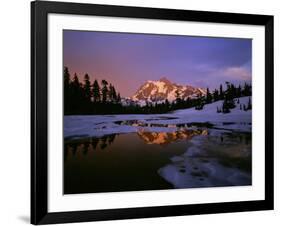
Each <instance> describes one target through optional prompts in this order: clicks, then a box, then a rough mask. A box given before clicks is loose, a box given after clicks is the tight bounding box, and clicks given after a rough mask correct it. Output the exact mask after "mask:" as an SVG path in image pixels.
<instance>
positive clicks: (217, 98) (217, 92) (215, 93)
mask: <svg viewBox="0 0 281 226" xmlns="http://www.w3.org/2000/svg"><path fill="white" fill-rule="evenodd" d="M213 96H214V101H218V100H219V91H218V90H217V89H215V91H214V93H213Z"/></svg>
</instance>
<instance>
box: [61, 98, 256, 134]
mask: <svg viewBox="0 0 281 226" xmlns="http://www.w3.org/2000/svg"><path fill="white" fill-rule="evenodd" d="M248 100H249V97H243V98H240V103H241V104H242V105H243V104H245V105H247V103H248ZM221 106H222V101H217V102H215V103H212V104H208V105H205V106H204V109H203V110H200V111H198V110H195V109H194V108H189V109H183V110H177V111H174V112H172V113H168V114H151V115H148V114H143V115H141V114H128V115H73V116H64V137H65V138H71V139H74V138H79V137H91V136H96V137H100V136H104V135H108V134H114V133H130V132H137V131H139V130H140V129H141V130H147V131H151V132H160V131H161V132H173V131H175V130H177V129H178V128H177V127H176V126H175V125H177V124H184V123H196V122H200V123H205V122H209V123H211V124H213V125H214V127H216V128H221V129H230V130H237V131H251V127H252V125H251V120H252V111H243V110H240V108H239V105H237V107H236V108H235V109H232V110H231V113H228V114H223V113H217V107H221ZM130 121H135V123H120V122H130ZM151 124H154V126H151ZM155 125H156V126H155ZM157 125H159V126H157ZM161 125H172V126H169V127H163V126H161Z"/></svg>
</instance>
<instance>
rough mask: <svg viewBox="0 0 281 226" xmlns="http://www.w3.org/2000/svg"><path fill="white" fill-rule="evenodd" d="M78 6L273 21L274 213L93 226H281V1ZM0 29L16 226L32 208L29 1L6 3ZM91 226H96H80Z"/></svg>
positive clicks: (1, 153) (2, 154)
mask: <svg viewBox="0 0 281 226" xmlns="http://www.w3.org/2000/svg"><path fill="white" fill-rule="evenodd" d="M68 1H69V0H68ZM77 1H78V0H77ZM79 2H88V3H99V4H118V5H130V6H144V7H158V8H175V9H191V10H205V11H226V12H238V13H254V14H271V15H274V16H275V115H276V117H275V191H276V192H275V210H274V211H259V212H245V213H229V214H213V215H202V216H185V217H168V218H167V217H166V218H151V219H137V220H122V221H107V222H96V223H95V225H98V226H113V225H114V226H118V225H120V226H121V225H122V226H126V225H130V226H131V225H151V224H153V225H155V226H160V225H161V226H168V225H177V226H181V225H196V226H200V225H216V226H220V225H224V226H225V225H227V226H234V225H235V226H237V225H247V224H248V225H249V224H251V225H280V222H281V215H280V211H281V199H280V198H281V197H280V189H281V182H280V181H281V180H280V178H279V177H280V174H279V172H281V166H280V163H279V159H280V157H281V155H280V152H279V150H280V148H281V139H280V138H279V135H281V128H280V125H281V117H280V115H281V101H280V97H281V88H280V86H281V79H280V76H278V75H279V74H280V67H279V65H278V63H279V62H281V49H280V41H279V40H281V31H280V27H281V6H280V1H278V0H262V1H261V0H255V1H250V0H248V1H246V0H229V1H226V0H205V1H204V0H189V1H187V0H173V1H170V0H149V1H148V0H147V1H145V0H82V1H81V0H80V1H79ZM0 29H1V30H0V31H1V33H0V138H1V139H0V142H1V143H0V216H1V217H0V225H13V226H17V225H26V224H28V223H29V208H30V204H29V200H30V195H29V193H30V192H29V189H30V186H29V184H30V177H29V174H30V160H29V159H30V135H29V133H30V128H29V125H30V1H29V0H13V1H8V0H6V1H2V2H1V13H0ZM90 224H93V223H83V224H81V225H90ZM72 225H74V224H72ZM76 225H79V224H76Z"/></svg>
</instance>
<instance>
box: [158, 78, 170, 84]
mask: <svg viewBox="0 0 281 226" xmlns="http://www.w3.org/2000/svg"><path fill="white" fill-rule="evenodd" d="M159 81H160V82H165V83H171V82H170V80H168V79H167V78H166V77H162V78H160V79H159Z"/></svg>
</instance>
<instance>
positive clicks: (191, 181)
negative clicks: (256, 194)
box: [64, 128, 252, 194]
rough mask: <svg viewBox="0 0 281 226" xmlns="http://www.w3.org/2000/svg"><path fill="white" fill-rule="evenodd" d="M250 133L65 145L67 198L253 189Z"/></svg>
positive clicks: (139, 135) (207, 132)
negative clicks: (125, 193) (126, 192)
mask: <svg viewBox="0 0 281 226" xmlns="http://www.w3.org/2000/svg"><path fill="white" fill-rule="evenodd" d="M251 161H252V153H251V134H250V133H237V132H236V133H234V132H231V133H230V132H227V133H223V132H219V133H214V132H213V130H211V129H208V128H205V129H198V128H197V129H179V130H177V131H175V132H148V131H145V130H140V131H138V132H136V133H127V134H112V135H108V136H104V137H100V138H97V137H91V138H83V139H75V140H67V139H66V140H65V147H64V193H65V194H75V193H93V192H117V191H140V190H159V189H172V188H195V187H214V186H237V185H251V168H252V164H251Z"/></svg>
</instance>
